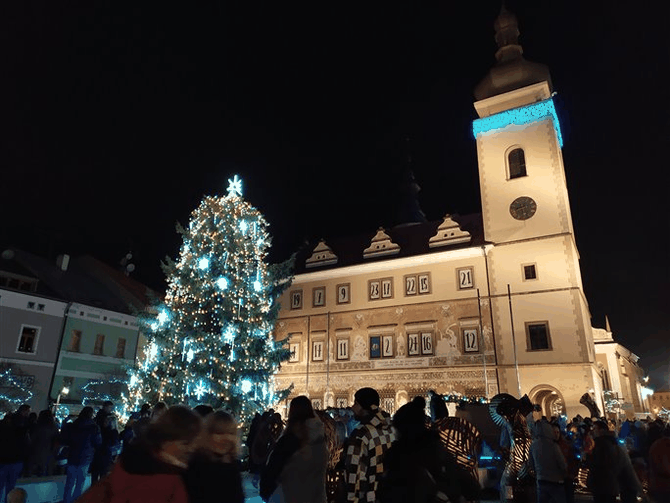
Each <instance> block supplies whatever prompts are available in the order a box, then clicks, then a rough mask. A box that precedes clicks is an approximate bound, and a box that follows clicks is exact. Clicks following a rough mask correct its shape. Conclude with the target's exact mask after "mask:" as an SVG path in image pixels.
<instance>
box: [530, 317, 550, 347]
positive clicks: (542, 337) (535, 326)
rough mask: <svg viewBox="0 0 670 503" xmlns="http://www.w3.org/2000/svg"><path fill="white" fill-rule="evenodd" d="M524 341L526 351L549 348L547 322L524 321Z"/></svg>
mask: <svg viewBox="0 0 670 503" xmlns="http://www.w3.org/2000/svg"><path fill="white" fill-rule="evenodd" d="M526 342H527V344H528V351H547V350H551V340H550V339H549V325H548V323H547V322H532V323H526Z"/></svg>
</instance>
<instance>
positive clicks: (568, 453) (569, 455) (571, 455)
mask: <svg viewBox="0 0 670 503" xmlns="http://www.w3.org/2000/svg"><path fill="white" fill-rule="evenodd" d="M551 427H552V428H553V430H554V440H555V441H556V444H557V445H558V447H559V449H560V450H561V453H562V454H563V457H564V458H565V463H566V465H567V467H568V474H567V477H566V478H565V480H564V481H563V487H564V489H565V503H574V502H575V479H576V478H577V475H578V474H579V460H578V459H577V451H576V449H575V447H574V445H572V444H571V443H570V442H569V441H568V439H566V438H565V436H564V435H563V432H562V431H561V427H560V426H559V425H558V424H556V423H555V424H552V425H551Z"/></svg>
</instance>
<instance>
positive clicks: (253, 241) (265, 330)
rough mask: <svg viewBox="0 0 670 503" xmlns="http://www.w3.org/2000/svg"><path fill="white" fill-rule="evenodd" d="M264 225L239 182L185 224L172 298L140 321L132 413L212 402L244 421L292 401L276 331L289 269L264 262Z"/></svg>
mask: <svg viewBox="0 0 670 503" xmlns="http://www.w3.org/2000/svg"><path fill="white" fill-rule="evenodd" d="M267 227H268V224H267V222H266V221H265V219H264V218H263V216H262V215H261V214H260V213H259V212H258V210H257V209H255V208H254V207H253V206H251V205H250V204H249V203H248V202H246V201H245V200H244V199H243V198H242V183H241V181H240V180H239V179H238V178H237V176H235V177H234V178H233V179H232V180H229V187H228V193H227V195H226V196H207V197H205V198H204V199H203V200H202V201H201V203H200V206H199V207H198V208H197V209H196V210H195V211H193V213H192V214H191V217H190V222H189V225H188V228H186V229H184V228H183V227H181V226H178V228H177V231H178V232H179V233H180V234H181V235H182V238H183V243H182V246H181V250H180V253H179V257H178V259H177V260H176V261H173V260H170V259H168V260H167V261H166V262H165V263H164V264H163V270H164V272H165V275H166V279H167V284H168V287H167V292H166V295H165V301H164V303H163V304H162V305H158V306H155V308H154V315H153V316H150V317H147V318H146V319H145V320H143V321H144V325H145V327H146V328H145V332H146V333H147V334H148V336H149V342H148V345H147V347H146V349H145V351H144V355H143V356H142V357H141V358H140V359H139V363H138V365H137V366H136V367H135V368H133V370H132V372H131V375H130V382H129V396H128V397H127V401H128V406H129V408H130V409H131V410H137V409H138V408H139V407H140V406H141V404H142V403H156V402H157V401H159V400H162V401H164V402H166V403H167V404H168V405H170V404H177V403H183V404H187V405H190V406H195V405H197V404H200V403H206V404H209V405H212V406H213V407H215V408H219V407H220V408H225V409H229V410H230V411H232V412H233V413H234V414H236V415H237V416H238V417H239V418H240V419H242V420H245V419H247V418H248V417H249V416H250V415H253V414H254V413H255V412H258V411H262V410H265V409H267V408H269V407H270V406H271V405H272V404H274V403H275V402H276V401H278V400H279V399H281V398H283V397H284V395H286V392H282V391H278V390H275V388H274V379H273V377H274V374H275V373H276V371H277V370H278V367H279V364H280V363H281V362H282V361H285V360H287V359H288V357H289V351H288V349H286V348H285V347H284V344H282V343H277V342H275V340H274V337H273V328H274V323H275V320H276V318H277V315H278V312H279V304H278V302H276V301H277V298H278V297H279V295H280V294H281V292H282V291H283V290H284V289H285V288H286V287H288V286H289V284H290V273H289V268H290V263H284V264H281V265H278V266H269V265H268V264H267V263H266V262H265V260H266V256H267V253H268V250H269V248H270V237H269V234H268V232H267Z"/></svg>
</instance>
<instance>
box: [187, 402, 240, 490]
mask: <svg viewBox="0 0 670 503" xmlns="http://www.w3.org/2000/svg"><path fill="white" fill-rule="evenodd" d="M199 444H200V445H199V448H198V450H197V451H196V452H195V454H194V455H193V457H192V458H191V461H190V462H189V465H188V471H187V472H186V475H185V483H186V490H187V492H188V496H189V502H190V503H244V491H243V489H242V476H241V474H240V463H239V460H238V455H239V440H238V432H237V423H236V422H235V419H233V416H231V415H230V414H228V413H227V412H223V411H216V412H212V413H210V414H208V415H207V417H206V418H205V427H204V433H203V434H202V435H201V436H200V442H199Z"/></svg>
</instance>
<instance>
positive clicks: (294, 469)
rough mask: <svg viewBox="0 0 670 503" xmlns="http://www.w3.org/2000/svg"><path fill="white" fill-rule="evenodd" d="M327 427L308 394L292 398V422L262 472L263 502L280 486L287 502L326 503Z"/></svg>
mask: <svg viewBox="0 0 670 503" xmlns="http://www.w3.org/2000/svg"><path fill="white" fill-rule="evenodd" d="M327 466H328V448H327V447H326V434H325V428H324V426H323V423H322V422H321V420H320V419H319V418H318V417H316V414H315V413H314V409H313V408H312V403H311V401H310V400H309V398H307V397H306V396H298V397H295V398H294V399H293V400H291V404H290V406H289V411H288V422H287V425H286V429H285V430H284V432H283V434H282V436H281V437H279V439H278V440H277V443H276V445H275V447H274V449H273V451H272V453H271V454H270V457H269V459H268V463H267V466H266V467H265V469H264V470H263V473H262V474H261V481H260V495H261V498H263V501H270V497H271V496H272V494H273V493H274V492H275V490H276V489H277V487H278V486H279V487H280V489H281V492H282V494H283V500H284V501H285V502H286V503H305V502H309V503H326V468H327Z"/></svg>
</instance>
